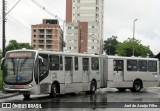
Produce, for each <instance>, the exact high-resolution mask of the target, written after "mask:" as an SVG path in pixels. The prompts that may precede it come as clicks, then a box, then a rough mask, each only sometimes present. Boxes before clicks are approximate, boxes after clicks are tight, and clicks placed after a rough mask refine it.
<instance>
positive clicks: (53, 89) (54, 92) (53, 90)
mask: <svg viewBox="0 0 160 111" xmlns="http://www.w3.org/2000/svg"><path fill="white" fill-rule="evenodd" d="M57 95H58V85H57V84H55V83H53V84H52V87H51V94H50V96H51V97H52V98H55V97H56V96H57Z"/></svg>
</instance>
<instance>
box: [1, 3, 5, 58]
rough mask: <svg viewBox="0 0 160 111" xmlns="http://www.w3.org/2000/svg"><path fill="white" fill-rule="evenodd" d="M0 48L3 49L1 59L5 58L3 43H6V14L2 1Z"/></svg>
mask: <svg viewBox="0 0 160 111" xmlns="http://www.w3.org/2000/svg"><path fill="white" fill-rule="evenodd" d="M2 2H3V3H2V48H3V57H4V56H5V53H6V50H5V46H6V45H5V43H6V37H5V22H6V13H5V0H3V1H2Z"/></svg>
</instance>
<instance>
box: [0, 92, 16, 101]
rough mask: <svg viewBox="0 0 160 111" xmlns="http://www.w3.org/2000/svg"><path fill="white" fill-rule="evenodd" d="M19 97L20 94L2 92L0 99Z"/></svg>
mask: <svg viewBox="0 0 160 111" xmlns="http://www.w3.org/2000/svg"><path fill="white" fill-rule="evenodd" d="M17 95H19V93H4V92H2V91H0V99H4V98H9V97H13V96H17Z"/></svg>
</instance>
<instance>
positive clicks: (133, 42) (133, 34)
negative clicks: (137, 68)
mask: <svg viewBox="0 0 160 111" xmlns="http://www.w3.org/2000/svg"><path fill="white" fill-rule="evenodd" d="M137 20H138V19H135V20H134V21H133V56H134V38H135V37H134V36H135V22H136V21H137Z"/></svg>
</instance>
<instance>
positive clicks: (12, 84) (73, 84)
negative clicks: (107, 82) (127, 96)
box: [2, 50, 101, 98]
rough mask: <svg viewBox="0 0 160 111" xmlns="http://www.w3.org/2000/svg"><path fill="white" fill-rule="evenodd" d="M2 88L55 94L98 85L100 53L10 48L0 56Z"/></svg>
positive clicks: (91, 89) (91, 90)
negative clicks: (1, 59)
mask: <svg viewBox="0 0 160 111" xmlns="http://www.w3.org/2000/svg"><path fill="white" fill-rule="evenodd" d="M2 69H3V77H4V78H3V80H4V90H5V91H8V92H20V93H23V95H24V98H29V97H30V94H46V93H49V94H50V95H51V96H52V97H54V96H56V95H57V94H65V93H71V92H80V91H89V92H91V93H94V92H95V91H96V89H97V88H100V82H101V81H100V80H101V78H100V77H101V75H100V74H101V69H100V56H98V55H87V54H71V53H63V52H51V51H41V50H14V51H9V52H7V53H6V56H5V58H4V60H3V65H2Z"/></svg>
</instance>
